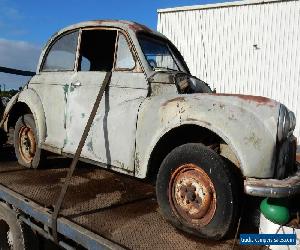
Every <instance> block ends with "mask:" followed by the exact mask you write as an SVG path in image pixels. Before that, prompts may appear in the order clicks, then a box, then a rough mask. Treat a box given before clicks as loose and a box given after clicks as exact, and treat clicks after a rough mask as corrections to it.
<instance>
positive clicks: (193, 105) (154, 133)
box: [136, 94, 279, 178]
mask: <svg viewBox="0 0 300 250" xmlns="http://www.w3.org/2000/svg"><path fill="white" fill-rule="evenodd" d="M246 97H247V96H246ZM246 97H241V96H234V95H232V96H227V95H224V96H221V95H214V94H197V95H181V96H177V97H173V98H167V99H166V98H162V97H150V98H149V99H148V100H146V101H145V102H144V103H143V104H142V107H141V109H140V112H139V118H138V124H137V139H136V165H137V166H138V167H136V176H137V177H140V178H144V177H146V174H147V170H148V169H147V168H148V162H149V160H150V157H151V153H152V151H153V150H154V148H155V145H157V143H158V142H159V140H160V139H161V138H162V137H163V136H164V135H165V134H166V133H167V132H168V131H170V130H172V129H174V128H176V127H179V126H182V125H185V124H194V125H197V126H199V127H204V128H207V129H209V130H210V131H212V132H214V133H215V134H217V135H218V136H219V137H221V138H222V139H223V141H224V142H226V143H227V144H228V145H229V146H230V148H231V150H232V151H233V152H234V154H235V156H236V158H237V159H238V161H239V167H240V169H241V172H242V173H243V175H244V176H246V177H256V178H270V177H272V176H273V174H274V167H275V151H276V133H277V121H278V114H279V103H277V102H275V101H272V100H270V99H267V98H266V100H270V101H269V102H266V103H262V102H260V101H258V100H251V99H250V98H249V99H247V98H246Z"/></svg>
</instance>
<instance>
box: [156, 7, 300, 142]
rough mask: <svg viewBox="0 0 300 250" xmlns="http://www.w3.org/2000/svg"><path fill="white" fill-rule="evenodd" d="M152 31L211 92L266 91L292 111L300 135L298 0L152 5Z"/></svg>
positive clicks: (299, 27)
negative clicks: (164, 39)
mask: <svg viewBox="0 0 300 250" xmlns="http://www.w3.org/2000/svg"><path fill="white" fill-rule="evenodd" d="M158 31H160V32H162V33H163V34H164V35H166V36H167V37H168V38H169V39H170V40H171V41H172V42H173V43H174V44H175V45H176V46H177V47H178V49H179V50H180V52H181V53H182V54H183V56H184V58H185V60H186V62H187V64H188V66H189V67H190V70H191V72H192V74H194V75H196V76H197V77H199V78H201V79H202V80H204V81H206V82H207V83H208V84H210V86H211V87H212V88H216V90H217V92H226V93H242V94H251V95H261V96H266V97H270V98H272V99H275V100H278V101H280V102H282V103H284V104H285V105H286V106H287V107H288V108H289V109H290V110H292V111H294V112H295V114H296V117H297V127H296V130H295V135H296V136H297V137H298V143H299V141H300V97H299V96H300V87H299V84H300V1H269V2H265V3H261V2H259V1H247V2H231V3H225V4H217V5H203V6H191V7H187V8H186V7H184V8H175V9H165V10H158Z"/></svg>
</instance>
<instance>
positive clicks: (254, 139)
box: [244, 132, 262, 149]
mask: <svg viewBox="0 0 300 250" xmlns="http://www.w3.org/2000/svg"><path fill="white" fill-rule="evenodd" d="M244 140H245V143H246V144H252V145H253V146H254V147H255V148H257V149H259V148H260V143H261V141H262V139H261V138H258V137H257V136H256V135H255V133H253V132H252V133H251V135H250V136H248V137H245V138H244Z"/></svg>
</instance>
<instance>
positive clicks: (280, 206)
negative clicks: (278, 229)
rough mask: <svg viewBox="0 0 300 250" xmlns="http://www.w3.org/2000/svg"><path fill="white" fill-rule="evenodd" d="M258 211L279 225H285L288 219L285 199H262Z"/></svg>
mask: <svg viewBox="0 0 300 250" xmlns="http://www.w3.org/2000/svg"><path fill="white" fill-rule="evenodd" d="M260 211H261V212H262V214H263V215H264V216H265V217H266V218H267V219H268V220H270V221H272V222H274V223H276V224H279V225H285V224H286V223H287V222H288V221H289V219H290V212H289V209H288V208H287V204H286V201H284V200H282V199H271V198H266V199H264V200H263V201H262V202H261V203H260Z"/></svg>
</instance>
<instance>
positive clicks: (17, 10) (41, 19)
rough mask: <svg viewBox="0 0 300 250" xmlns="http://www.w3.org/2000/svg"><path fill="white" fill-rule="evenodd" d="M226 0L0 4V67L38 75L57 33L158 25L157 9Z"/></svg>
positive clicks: (5, 0)
mask: <svg viewBox="0 0 300 250" xmlns="http://www.w3.org/2000/svg"><path fill="white" fill-rule="evenodd" d="M215 2H225V1H224V0H198V1H195V0H160V1H159V0H144V1H143V0H140V1H138V0H132V1H130V0H127V1H124V0H109V1H99V0H85V1H82V0H70V1H61V0H51V1H33V0H26V1H22V0H19V1H17V0H0V66H4V67H12V68H18V69H23V70H31V71H35V68H36V64H37V62H38V57H39V54H40V50H41V48H42V47H43V46H44V44H45V43H46V41H47V40H48V38H49V37H50V36H51V35H52V34H53V33H54V32H56V31H57V30H59V29H61V28H63V27H65V26H67V25H70V24H73V23H77V22H81V21H86V20H95V19H124V20H132V21H136V22H139V23H142V24H145V25H147V26H149V27H151V28H152V29H156V25H157V13H156V11H157V9H160V8H168V7H177V6H187V5H196V4H197V5H199V4H207V3H215ZM27 81H28V78H26V77H20V76H13V75H8V74H3V73H0V84H1V85H2V88H3V84H5V85H6V88H7V89H10V88H18V87H19V86H21V85H23V84H25V83H26V82H27Z"/></svg>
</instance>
